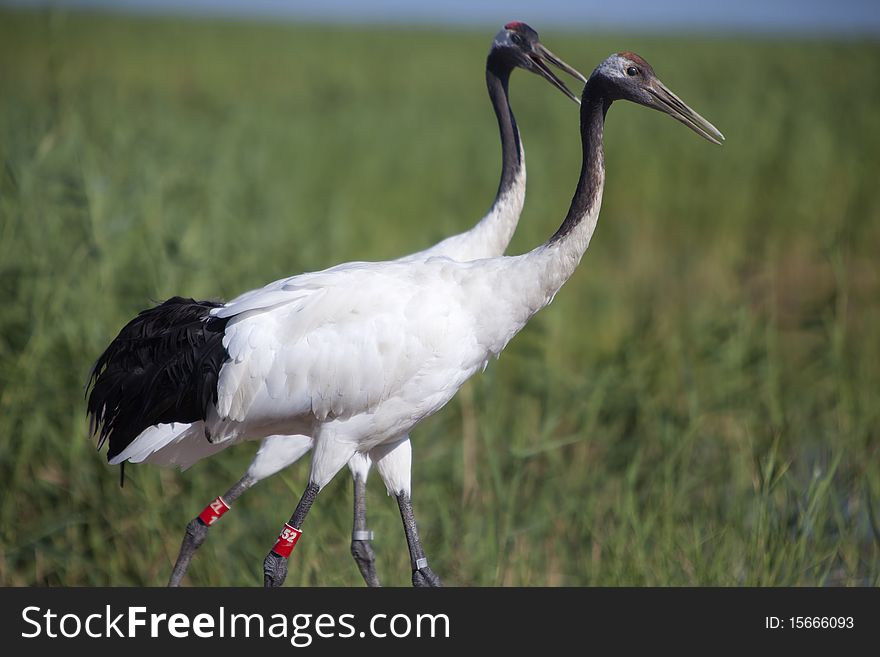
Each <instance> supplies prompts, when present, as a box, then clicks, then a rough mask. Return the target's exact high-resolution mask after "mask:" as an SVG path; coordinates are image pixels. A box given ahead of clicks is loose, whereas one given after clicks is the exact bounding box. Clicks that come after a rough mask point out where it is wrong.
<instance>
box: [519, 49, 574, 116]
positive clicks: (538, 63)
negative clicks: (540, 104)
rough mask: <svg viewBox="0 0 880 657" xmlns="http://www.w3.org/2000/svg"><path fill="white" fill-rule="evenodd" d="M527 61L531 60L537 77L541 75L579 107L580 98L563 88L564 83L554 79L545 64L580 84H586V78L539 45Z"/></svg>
mask: <svg viewBox="0 0 880 657" xmlns="http://www.w3.org/2000/svg"><path fill="white" fill-rule="evenodd" d="M529 59H531V60H532V63H533V64H534V65H535V68H536V69H537V72H538V74H539V75H541V76H542V77H543V78H545V79H546V80H547V81H548V82H550V84H552V85H553V86H554V87H556V88H557V89H559V90H560V91H561V92H562V93H564V94H565V95H566V96H568V97H569V98H571V99H572V100H573V101H574V102H576V103H577V104H578V105H580V102H581V99H580V97H579V96H577V95H576V94H574V93H572V91H571V90H570V89H569V88H568V87H566V86H565V83H564V82H563V81H562V80H560V79H559V78H558V77H556V75H555V74H554V73H553V71H551V70H550V67H549V66H547V63H548V62H549V63H550V64H553V65H554V66H556V67H557V68H559V69H560V70H562V71H565V72H566V73H568V74H569V75H571V76H572V77H575V78H577V79H578V80H580V81H581V82H586V81H587V78H585V77H584V76H583V75H581V73H580V72H579V71H578V70H577V69H576V68H574V67H573V66H570V65H568V64H566V63H565V62H564V61H562V60H561V59H559V57H557V56H556V55H554V54H553V53H552V52H550V51H549V50H548V49H547V48H545V47H544V46H543V45H542V44H540V43H539V44H537V45H536V46H535V50H534V51H533V52H531V53H529Z"/></svg>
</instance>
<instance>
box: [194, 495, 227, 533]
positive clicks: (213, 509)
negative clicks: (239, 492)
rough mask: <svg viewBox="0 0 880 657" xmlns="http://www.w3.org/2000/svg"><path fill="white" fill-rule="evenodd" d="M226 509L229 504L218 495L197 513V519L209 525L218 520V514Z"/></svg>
mask: <svg viewBox="0 0 880 657" xmlns="http://www.w3.org/2000/svg"><path fill="white" fill-rule="evenodd" d="M227 511H229V505H228V504H227V503H226V502H224V501H223V498H222V497H218V498H217V499H216V500H214V501H213V502H211V503H210V504H209V505H208V506H206V507H205V508H204V509H203V510H202V512H201V513H200V514H199V520H201V521H202V522H203V523H205V524H206V525H208V526H209V527H210V526H211V525H213V524H214V523H215V522H217V521H218V520H220V516H222V515H223V514H224V513H226V512H227Z"/></svg>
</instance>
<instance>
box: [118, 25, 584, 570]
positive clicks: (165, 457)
mask: <svg viewBox="0 0 880 657" xmlns="http://www.w3.org/2000/svg"><path fill="white" fill-rule="evenodd" d="M548 62H549V63H550V64H553V65H555V66H557V67H559V68H560V69H562V70H563V71H565V72H567V73H569V74H570V75H572V76H574V77H576V78H577V79H579V80H580V81H582V82H586V78H585V77H584V76H583V75H581V74H580V73H579V72H578V71H577V70H575V69H574V68H572V67H571V66H569V65H568V64H566V63H565V62H563V61H562V60H560V59H559V58H558V57H556V56H555V55H553V53H551V52H550V51H549V50H548V49H547V48H546V47H544V46H543V45H542V44H541V43H540V41H539V39H538V34H537V32H536V31H535V30H534V29H532V28H531V27H530V26H528V25H526V24H525V23H522V22H518V21H515V22H511V23H508V24H506V25H505V26H504V27H503V28H502V29H501V30H500V31H499V32H498V34H497V35H496V36H495V38H494V39H493V43H492V46H491V49H490V51H489V55H488V57H487V60H486V84H487V88H488V91H489V97H490V100H491V102H492V106H493V109H494V110H495V114H496V118H497V120H498V127H499V131H500V135H501V151H502V173H501V181H500V183H499V186H498V191H497V193H496V196H495V200H494V202H493V204H492V206H491V208H490V210H489V212H488V213H487V214H486V216H485V217H483V219H482V220H481V221H479V222H478V223H477V225H476V226H475V227H474V228H472V229H471V230H469V231H467V232H465V233H461V234H459V235H455V236H453V237H450V238H447V239H445V240H443V241H442V242H440V243H438V244H436V245H434V246H433V247H431V248H429V249H426V250H424V251H420V252H418V253H414V254H412V255H409V256H405V257H404V258H400V259H399V261H401V262H404V261H418V260H426V259H428V258H431V257H436V256H444V257H448V258H451V259H453V260H462V261H467V260H474V259H478V258H486V257H491V256H498V255H501V254H502V253H503V252H504V250H505V249H506V248H507V245H508V243H509V242H510V239H511V237H512V236H513V233H514V230H515V228H516V225H517V222H518V220H519V216H520V214H521V212H522V208H523V204H524V201H525V184H526V170H525V154H524V152H523V149H522V145H521V142H520V138H519V131H518V129H517V125H516V120H515V119H514V116H513V112H512V110H511V108H510V103H509V98H508V81H509V78H510V74H511V73H512V72H513V70H514V69H515V68H517V67H519V68H523V69H525V70H528V71H532V72H533V73H536V74H539V75H541V76H542V77H544V78H545V79H547V80H548V81H549V82H550V83H552V84H553V85H554V86H556V87H557V88H558V89H560V90H561V91H562V92H563V93H565V94H566V95H567V96H568V97H569V98H571V99H572V100H574V101H575V102H580V99H579V97H578V96H576V95H574V94H573V93H572V92H571V91H569V90H568V88H567V87H566V86H565V85H564V83H562V82H561V81H560V80H559V79H558V78H557V77H556V76H555V75H554V74H553V73H552V72H551V71H550V69H549V68H548V66H547V63H548ZM186 303H187V301H185V300H181V304H183V305H186ZM178 306H180V304H178ZM178 309H179V308H178ZM123 332H125V330H123ZM229 445H230V443H229V442H224V443H213V444H212V443H209V442H207V441H206V440H205V439H204V431H203V429H202V428H201V427H194V426H193V425H192V424H188V423H180V422H177V423H171V424H159V425H157V426H154V427H152V428H149V429H147V430H145V431H144V432H142V433H141V435H139V436H137V437H136V438H135V439H134V440H132V442H131V443H129V444H128V445H127V446H126V447H125V448H124V449H122V450H121V451H118V453H115V452H116V451H117V450H114V449H113V441H112V440H111V453H110V455H109V459H110V462H111V463H120V464H124V463H125V462H126V461H131V462H135V463H138V462H150V463H155V464H161V465H177V466H179V467H181V468H186V467H189V466H190V465H192V464H193V463H194V462H196V461H197V460H200V459H201V458H204V457H206V456H209V455H211V454H214V453H216V452H218V451H220V450H222V449H224V448H225V447H228V446H229ZM311 447H312V438H311V437H310V436H305V435H294V436H285V435H272V436H269V437H268V438H266V439H265V440H264V441H263V443H262V444H261V446H260V449H259V450H258V452H257V454H256V456H255V458H254V460H253V462H252V463H251V465H250V466H249V468H248V470H247V472H246V473H245V475H244V476H243V477H242V478H241V479H240V480H239V481H238V482H236V484H235V485H233V486H232V487H231V488H230V489H229V490H227V491H226V492H225V493H224V494H223V495H220V496H218V497H217V498H215V499H214V500H212V501H211V502H210V503H209V504H208V505H207V506H206V507H205V508H204V510H203V511H202V512H201V513H200V514H199V515H198V516H197V517H196V518H194V519H193V520H192V521H191V522H190V523H189V524H188V525H187V528H186V532H185V534H184V539H183V542H182V545H181V548H180V553H179V555H178V558H177V561H176V563H175V566H174V569H173V571H172V574H171V578H170V580H169V585H170V586H177V585H179V584H180V582H181V580H182V579H183V576H184V575H185V573H186V570H187V568H188V566H189V563H190V561H191V560H192V557H193V555H194V554H195V551H196V550H197V549H198V548H199V546H200V545H201V544H202V543H203V542H204V540H205V539H206V538H207V534H208V528H209V527H210V526H211V525H212V524H213V522H215V521H216V520H217V519H219V518H220V517H221V516H222V515H223V514H224V513H226V512H227V511H228V510H229V509H230V505H231V504H232V502H233V501H235V500H236V499H237V498H238V497H239V496H240V495H241V494H243V493H244V492H245V491H246V490H248V489H249V488H250V487H252V486H253V485H254V484H256V483H257V482H259V481H261V480H262V479H265V478H266V477H268V476H271V475H273V474H275V473H276V472H278V471H280V470H281V469H283V468H285V467H287V466H288V465H290V464H291V463H293V462H294V461H296V460H298V459H299V458H300V457H301V456H303V455H304V454H305V453H306V452H308V450H309V449H311ZM410 464H411V446H410V442H409V438H408V436H407V435H404V436H402V437H401V439H400V440H399V442H398V443H397V446H396V448H395V450H394V454H393V455H389V456H388V457H386V459H385V465H384V467H385V469H386V477H387V478H390V479H393V480H394V481H395V482H398V483H397V486H396V488H398V489H399V488H405V489H406V490H409V488H410V485H409V481H410ZM348 465H349V468H350V470H351V473H352V476H353V481H354V527H353V531H352V542H351V552H352V556H353V557H354V559H355V561H356V563H357V565H358V568H359V569H360V572H361V574H362V575H363V577H364V580H365V581H366V583H367V584H368V585H369V586H378V585H379V578H378V575H377V573H376V570H375V556H374V553H373V549H372V546H371V544H370V540H371V539H372V532H370V531H368V530H367V526H366V481H367V477H368V474H369V471H370V468H371V466H372V462H371V459H370V456H369V454H368V453H360V452H358V453H356V454H355V455H354V457H353V458H352V459H351V460H350V461H349V464H348ZM392 471H393V472H392ZM391 493H392V491H391V490H390V489H389V494H391Z"/></svg>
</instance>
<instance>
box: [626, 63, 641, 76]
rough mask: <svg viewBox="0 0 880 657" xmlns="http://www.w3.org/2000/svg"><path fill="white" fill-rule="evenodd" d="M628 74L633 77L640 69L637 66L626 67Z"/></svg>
mask: <svg viewBox="0 0 880 657" xmlns="http://www.w3.org/2000/svg"><path fill="white" fill-rule="evenodd" d="M626 74H627V75H629V76H630V77H632V76H634V75H638V74H639V69H637V68H636V67H635V66H630V67H629V68H627V69H626Z"/></svg>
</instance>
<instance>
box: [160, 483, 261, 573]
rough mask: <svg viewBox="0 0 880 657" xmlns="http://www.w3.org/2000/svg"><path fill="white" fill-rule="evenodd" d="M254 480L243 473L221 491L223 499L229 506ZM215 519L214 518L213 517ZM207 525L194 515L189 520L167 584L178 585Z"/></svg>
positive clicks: (203, 540)
mask: <svg viewBox="0 0 880 657" xmlns="http://www.w3.org/2000/svg"><path fill="white" fill-rule="evenodd" d="M255 483H257V482H256V480H255V479H254V478H253V477H251V476H250V475H245V476H244V477H242V478H241V479H239V480H238V483H236V484H235V485H234V486H233V487H232V488H230V489H229V490H228V491H226V492H225V493H223V495H221V497H222V498H223V501H224V502H225V503H226V504H227V505H228V506H231V505H232V503H233V502H234V501H235V500H236V499H238V497H239V496H241V494H242V493H244V492H245V491H246V490H247V489H248V488H250V487H251V486H253V485H254V484H255ZM215 520H216V518H215ZM208 527H210V525H209V524H208V523H206V522H205V521H204V520H202V519H201V518H200V517H199V516H196V517H195V518H193V519H192V520H190V522H189V524H188V525H187V526H186V533H185V534H184V535H183V543H181V545H180V553H179V554H178V555H177V562H176V563H175V564H174V570H172V571H171V578H170V579H169V580H168V586H180V582H181V580H182V579H183V576H184V575H186V571H187V569H188V568H189V564H190V561H192V558H193V555H194V554H195V553H196V550H198V549H199V546H200V545H201V544H202V543H204V542H205V539H206V538H208Z"/></svg>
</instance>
